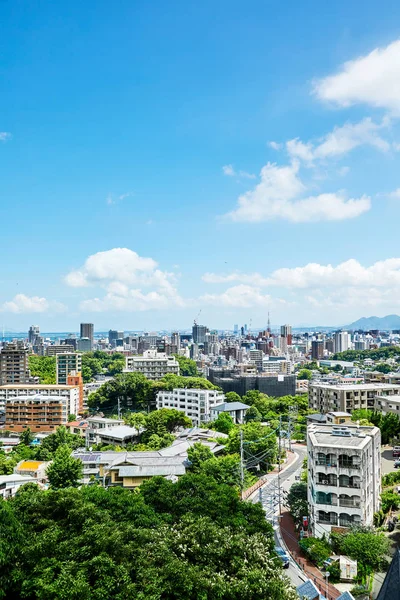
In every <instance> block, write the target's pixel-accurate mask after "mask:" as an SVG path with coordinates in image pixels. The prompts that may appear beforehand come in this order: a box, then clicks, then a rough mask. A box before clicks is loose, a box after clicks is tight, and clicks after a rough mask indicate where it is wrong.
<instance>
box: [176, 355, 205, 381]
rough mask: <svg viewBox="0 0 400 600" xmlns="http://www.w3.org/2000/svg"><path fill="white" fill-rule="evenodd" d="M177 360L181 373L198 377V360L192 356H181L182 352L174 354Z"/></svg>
mask: <svg viewBox="0 0 400 600" xmlns="http://www.w3.org/2000/svg"><path fill="white" fill-rule="evenodd" d="M174 356H175V358H176V360H177V361H178V363H179V373H180V375H183V376H184V377H198V376H199V373H198V369H197V365H196V361H194V360H192V359H191V358H186V356H181V355H180V354H174Z"/></svg>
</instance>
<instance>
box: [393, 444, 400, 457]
mask: <svg viewBox="0 0 400 600" xmlns="http://www.w3.org/2000/svg"><path fill="white" fill-rule="evenodd" d="M393 456H400V446H393Z"/></svg>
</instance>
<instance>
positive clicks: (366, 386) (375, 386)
mask: <svg viewBox="0 0 400 600" xmlns="http://www.w3.org/2000/svg"><path fill="white" fill-rule="evenodd" d="M310 386H312V387H319V388H324V389H331V390H393V389H398V390H399V391H400V385H398V384H395V383H393V384H392V383H360V384H355V385H350V384H348V383H320V382H316V383H312V382H310Z"/></svg>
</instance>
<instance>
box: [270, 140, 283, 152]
mask: <svg viewBox="0 0 400 600" xmlns="http://www.w3.org/2000/svg"><path fill="white" fill-rule="evenodd" d="M268 146H269V147H270V148H272V149H273V150H281V148H282V144H278V142H274V141H272V142H268Z"/></svg>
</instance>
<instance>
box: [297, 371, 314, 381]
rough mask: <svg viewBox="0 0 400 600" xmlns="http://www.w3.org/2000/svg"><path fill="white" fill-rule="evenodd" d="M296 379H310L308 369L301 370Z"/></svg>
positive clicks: (310, 372) (310, 374) (310, 375)
mask: <svg viewBox="0 0 400 600" xmlns="http://www.w3.org/2000/svg"><path fill="white" fill-rule="evenodd" d="M297 379H308V380H310V379H312V371H310V369H301V370H300V371H299V372H298V373H297Z"/></svg>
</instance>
